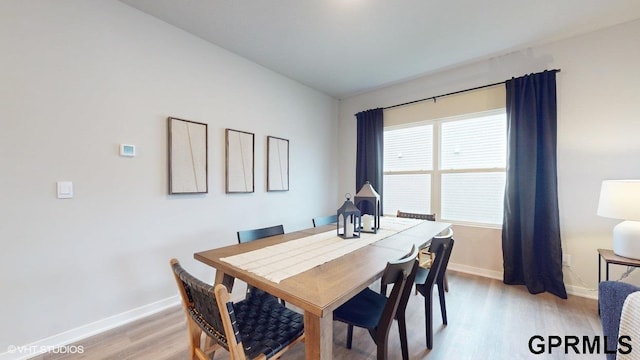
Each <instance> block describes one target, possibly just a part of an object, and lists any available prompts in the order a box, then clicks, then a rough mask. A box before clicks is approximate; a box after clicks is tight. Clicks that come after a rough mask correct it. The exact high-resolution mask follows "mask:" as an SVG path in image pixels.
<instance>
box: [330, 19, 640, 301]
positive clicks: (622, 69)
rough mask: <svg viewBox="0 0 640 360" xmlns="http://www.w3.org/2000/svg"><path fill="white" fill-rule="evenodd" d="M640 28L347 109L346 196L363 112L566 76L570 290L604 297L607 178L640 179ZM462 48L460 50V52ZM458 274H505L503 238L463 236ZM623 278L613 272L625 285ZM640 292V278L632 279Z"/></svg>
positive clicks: (456, 255)
mask: <svg viewBox="0 0 640 360" xmlns="http://www.w3.org/2000/svg"><path fill="white" fill-rule="evenodd" d="M638 38H640V21H635V22H631V23H627V24H623V25H620V26H616V27H612V28H609V29H605V30H600V31H597V32H593V33H590V34H587V35H583V36H580V37H575V38H571V39H567V40H563V41H559V42H555V43H552V44H548V45H543V46H536V47H532V48H529V49H526V50H523V51H517V52H513V53H509V54H506V55H504V56H500V57H496V58H493V59H491V60H487V61H479V62H475V63H472V64H467V65H465V66H460V67H457V68H453V69H450V70H447V71H442V72H440V73H436V74H432V75H429V76H425V77H422V78H419V79H416V80H413V81H408V82H405V83H402V84H397V85H394V86H390V87H387V88H383V89H379V90H376V91H372V92H369V93H365V94H361V95H358V96H353V97H351V98H348V99H345V100H343V101H342V102H341V106H340V128H339V131H340V148H341V151H342V153H344V154H353V155H351V156H349V157H348V158H346V161H344V162H343V163H342V164H341V167H340V179H341V185H340V193H344V192H352V191H354V189H353V187H354V178H355V146H356V144H355V139H356V136H355V126H356V121H355V117H354V116H353V115H354V114H355V113H357V112H359V111H362V110H366V109H371V108H376V107H386V106H390V105H395V104H399V103H403V102H407V101H412V100H416V99H422V98H427V97H430V96H435V95H440V94H445V93H449V92H452V91H457V90H463V89H468V88H472V87H475V86H481V85H485V84H491V83H495V82H500V81H504V80H506V79H509V78H511V77H518V76H522V75H525V74H528V73H533V72H538V71H542V70H545V69H556V68H558V69H561V70H562V71H561V72H560V73H558V76H557V88H558V181H559V201H560V222H561V232H562V239H563V245H562V246H563V250H564V252H566V253H568V254H570V255H571V258H572V265H571V267H570V268H565V272H564V273H565V283H566V285H567V287H568V290H569V291H570V292H572V293H574V294H581V295H584V296H589V297H595V296H596V292H595V291H594V289H595V288H596V286H597V276H598V275H597V252H596V249H597V248H611V230H612V227H613V226H614V225H615V224H616V222H617V221H616V220H611V219H605V218H601V217H598V216H597V215H596V208H597V203H598V196H599V192H600V183H601V181H602V180H604V179H624V178H634V179H639V178H640V141H638V134H640V106H639V105H638V104H640V67H639V66H638V64H639V63H640V46H639V45H640V44H639V43H638ZM452 46H453V45H452ZM455 230H456V233H457V235H456V248H455V249H454V252H453V255H452V259H451V261H452V264H451V267H452V268H458V269H461V270H464V271H470V272H475V273H480V274H485V275H487V276H493V277H499V278H501V274H502V270H503V269H502V248H501V240H500V236H501V235H500V234H501V232H500V231H499V230H491V229H481V228H464V227H461V226H457V227H456V229H455ZM616 274H619V272H618V273H614V275H613V276H616ZM630 281H631V282H635V283H636V284H638V283H640V276H638V277H633V276H632V278H631V279H630Z"/></svg>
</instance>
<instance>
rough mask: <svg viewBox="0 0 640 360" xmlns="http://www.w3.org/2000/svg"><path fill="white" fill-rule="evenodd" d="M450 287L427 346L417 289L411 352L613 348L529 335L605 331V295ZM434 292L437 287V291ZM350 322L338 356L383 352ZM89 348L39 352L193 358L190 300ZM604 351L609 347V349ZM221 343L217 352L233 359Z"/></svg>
mask: <svg viewBox="0 0 640 360" xmlns="http://www.w3.org/2000/svg"><path fill="white" fill-rule="evenodd" d="M447 275H448V277H449V292H448V293H447V295H446V300H447V315H448V320H449V325H448V326H443V325H442V320H441V317H440V308H439V306H438V305H437V303H436V304H434V305H435V306H434V346H433V349H432V350H430V351H429V350H428V349H427V348H426V346H425V330H424V307H423V301H424V300H423V298H422V296H420V295H412V297H411V300H410V301H409V305H408V308H407V323H408V324H407V327H408V332H409V334H408V336H409V354H410V358H411V359H432V360H445V359H446V360H449V359H451V360H461V359H605V355H603V354H600V355H592V354H579V355H578V354H574V353H573V352H571V351H570V353H569V354H565V351H564V349H563V348H556V349H554V351H553V352H552V353H551V354H549V353H548V351H547V352H546V353H544V354H541V355H534V354H532V353H531V352H530V351H529V347H528V343H529V339H530V338H531V337H532V336H534V335H541V336H543V337H545V338H548V337H549V336H562V337H564V336H566V335H573V336H578V337H579V338H580V339H582V338H583V336H588V337H589V338H591V339H593V338H594V337H595V336H601V335H602V330H601V326H600V320H599V317H598V313H597V302H596V301H595V300H590V299H585V298H581V297H576V296H570V297H569V299H568V300H562V299H560V298H557V297H555V296H553V295H550V294H548V293H544V294H538V295H531V294H529V293H528V292H527V290H526V288H524V287H523V286H506V285H504V284H503V283H502V282H500V281H498V280H492V279H487V278H482V277H478V276H473V275H467V274H460V273H455V272H451V271H450V272H448V273H447ZM434 296H435V297H434V299H437V293H435V292H434ZM345 337H346V326H345V325H344V324H342V323H337V322H334V346H333V353H334V359H336V360H347V359H348V360H360V359H375V345H374V343H373V341H372V340H371V338H370V337H369V335H368V333H367V332H366V331H365V330H363V329H357V328H356V329H355V330H354V340H353V349H351V350H347V349H346V348H345ZM389 340H390V344H391V346H390V351H389V358H390V359H400V358H401V356H400V342H399V337H398V330H397V325H396V324H394V326H393V328H392V331H391V334H390V336H389ZM77 345H82V346H83V349H84V353H83V354H81V355H74V356H60V355H55V354H44V355H40V356H38V357H37V358H36V359H42V360H45V359H47V360H49V359H50V360H53V359H166V360H173V359H176V360H178V359H181V360H182V359H187V332H186V325H185V318H184V313H183V311H182V308H180V307H175V308H171V309H168V310H165V311H163V312H161V313H158V314H155V315H153V316H151V317H148V318H145V319H142V320H139V321H137V322H135V323H132V324H129V325H126V326H123V327H121V328H117V329H114V330H111V331H109V332H106V333H103V334H99V335H96V336H94V337H91V338H89V339H86V340H84V341H82V342H80V343H78V344H77ZM602 351H604V350H602ZM228 358H229V354H228V353H227V352H225V351H219V352H218V353H217V354H216V356H215V357H214V359H228ZM282 359H304V345H303V344H299V345H296V347H294V348H293V349H292V350H290V351H289V352H287V353H286V354H285V356H283V357H282Z"/></svg>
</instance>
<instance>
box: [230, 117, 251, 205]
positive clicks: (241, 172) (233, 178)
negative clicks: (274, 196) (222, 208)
mask: <svg viewBox="0 0 640 360" xmlns="http://www.w3.org/2000/svg"><path fill="white" fill-rule="evenodd" d="M225 139H226V161H225V172H226V174H227V175H226V177H227V178H226V192H227V193H252V192H254V190H255V181H254V147H255V135H254V134H253V133H250V132H246V131H238V130H232V129H226V130H225Z"/></svg>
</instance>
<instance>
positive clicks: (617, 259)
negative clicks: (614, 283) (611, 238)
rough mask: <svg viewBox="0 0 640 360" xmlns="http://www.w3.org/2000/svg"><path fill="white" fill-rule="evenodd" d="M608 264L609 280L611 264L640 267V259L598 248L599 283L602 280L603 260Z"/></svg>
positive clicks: (606, 275)
mask: <svg viewBox="0 0 640 360" xmlns="http://www.w3.org/2000/svg"><path fill="white" fill-rule="evenodd" d="M603 259H604V262H605V265H606V269H605V270H606V272H605V280H606V281H609V264H615V265H623V266H633V267H640V260H636V259H630V258H626V257H623V256H618V255H616V254H614V253H613V250H610V249H598V283H600V282H602V260H603Z"/></svg>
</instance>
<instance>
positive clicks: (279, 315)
mask: <svg viewBox="0 0 640 360" xmlns="http://www.w3.org/2000/svg"><path fill="white" fill-rule="evenodd" d="M170 265H171V269H172V271H173V275H174V278H175V280H176V283H177V285H178V289H179V291H180V296H181V297H182V305H183V307H184V311H185V314H186V316H187V330H188V332H189V342H190V343H189V345H190V346H189V352H190V359H192V360H195V359H199V360H208V359H210V358H213V354H214V353H215V351H217V350H218V349H220V348H224V349H226V350H228V351H229V353H230V354H231V359H232V360H240V359H247V358H248V359H270V358H276V359H277V358H278V357H280V356H281V355H282V354H283V353H284V352H286V351H287V350H288V349H290V348H291V347H292V346H293V345H295V344H296V343H298V342H300V341H302V340H303V339H304V320H303V316H302V314H299V313H297V312H295V311H293V310H291V309H288V308H286V307H285V306H283V305H281V304H279V303H278V301H277V300H276V298H274V297H273V296H271V295H269V294H266V293H265V292H263V291H262V290H259V289H257V288H256V289H253V290H252V292H251V295H250V296H249V297H248V298H247V299H245V300H242V301H240V302H237V303H233V302H232V301H231V300H230V295H229V292H228V291H227V288H226V287H225V286H224V285H222V284H218V285H216V286H215V287H214V286H212V285H209V284H206V283H204V282H203V281H201V280H199V279H197V278H195V277H194V276H192V275H191V274H189V273H188V272H187V271H186V270H184V268H182V266H181V265H180V263H179V262H178V260H176V259H171V261H170ZM202 333H204V334H205V335H206V341H205V344H204V346H201V337H202Z"/></svg>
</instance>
